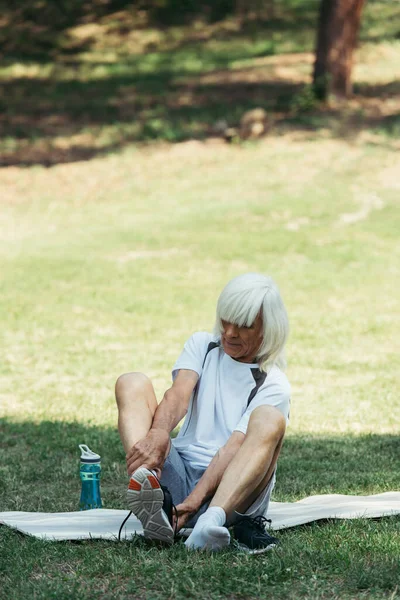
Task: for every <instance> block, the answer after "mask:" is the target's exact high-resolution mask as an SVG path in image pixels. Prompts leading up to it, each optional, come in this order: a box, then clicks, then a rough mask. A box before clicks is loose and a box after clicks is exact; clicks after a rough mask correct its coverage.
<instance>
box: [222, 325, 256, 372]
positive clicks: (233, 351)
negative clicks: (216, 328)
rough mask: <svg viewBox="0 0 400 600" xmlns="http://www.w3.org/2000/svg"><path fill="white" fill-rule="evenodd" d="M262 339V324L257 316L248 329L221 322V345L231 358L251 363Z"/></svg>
mask: <svg viewBox="0 0 400 600" xmlns="http://www.w3.org/2000/svg"><path fill="white" fill-rule="evenodd" d="M262 337H263V323H262V317H261V315H258V316H257V318H256V320H255V321H254V323H253V324H252V325H251V326H250V327H239V326H238V325H234V324H233V323H228V321H224V320H222V333H221V343H222V347H223V349H224V350H225V352H226V354H228V355H229V356H230V357H231V358H234V359H235V360H238V361H239V362H246V363H252V362H254V359H255V357H256V356H257V353H258V349H259V348H260V345H261V342H262Z"/></svg>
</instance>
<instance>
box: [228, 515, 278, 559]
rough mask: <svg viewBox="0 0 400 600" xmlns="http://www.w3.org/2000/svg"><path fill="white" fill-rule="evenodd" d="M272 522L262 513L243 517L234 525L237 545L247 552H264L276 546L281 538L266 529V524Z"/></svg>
mask: <svg viewBox="0 0 400 600" xmlns="http://www.w3.org/2000/svg"><path fill="white" fill-rule="evenodd" d="M270 522H271V521H270V520H269V519H266V518H265V517H263V516H262V515H260V516H258V517H241V518H240V519H239V520H238V521H236V523H235V524H234V526H233V535H234V539H235V544H236V546H237V547H238V548H239V549H240V550H242V551H244V552H247V554H262V553H263V552H266V551H267V550H271V549H272V548H275V546H277V545H278V544H279V540H278V539H277V538H275V537H272V535H269V533H267V532H266V531H265V526H266V524H267V523H270Z"/></svg>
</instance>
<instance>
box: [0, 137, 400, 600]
mask: <svg viewBox="0 0 400 600" xmlns="http://www.w3.org/2000/svg"><path fill="white" fill-rule="evenodd" d="M398 172H399V159H398V156H397V154H396V153H395V152H393V151H392V150H390V149H389V148H387V147H386V146H385V145H384V144H377V143H375V144H370V143H366V142H362V141H361V140H359V141H358V142H357V143H355V142H353V143H349V142H347V141H339V140H332V139H323V138H322V137H321V136H320V135H318V134H314V135H313V136H311V135H307V136H302V137H301V136H300V137H297V138H296V137H295V136H294V135H293V134H292V133H287V134H285V135H281V136H273V135H271V136H270V137H269V138H268V139H267V140H265V141H264V142H262V143H259V144H248V145H245V146H241V147H240V146H239V147H238V146H228V145H224V144H222V143H220V144H201V143H199V142H189V143H185V144H181V145H176V146H174V147H169V146H156V147H155V148H153V149H150V148H148V149H147V150H146V151H139V150H137V149H135V148H133V147H131V148H127V149H125V151H123V152H121V153H119V154H113V155H109V156H107V157H102V158H97V159H94V160H92V161H91V162H82V163H75V164H67V165H59V166H57V167H54V168H52V169H45V168H43V167H35V168H29V169H21V168H15V167H14V168H12V169H3V170H1V171H0V185H1V189H2V190H4V193H3V196H2V205H1V213H0V218H1V228H0V231H1V234H0V256H1V259H0V261H1V265H2V268H1V271H0V285H1V290H2V293H1V297H0V320H1V327H0V343H1V347H2V360H1V361H0V389H1V396H0V402H1V412H2V419H1V420H0V510H1V511H4V510H24V511H63V510H76V509H77V508H78V501H79V490H80V483H79V474H78V468H79V459H78V456H79V452H78V447H77V446H78V444H79V443H87V444H88V445H89V446H91V447H93V448H94V449H95V450H96V451H98V452H99V453H100V454H101V455H102V457H103V479H102V494H103V499H104V503H105V506H106V507H110V508H122V507H123V506H124V491H125V486H126V475H125V468H124V455H123V451H122V447H121V445H120V442H119V439H118V434H117V431H116V409H115V405H114V399H113V385H114V381H115V379H116V378H117V376H118V375H119V374H120V373H122V372H126V371H130V370H141V371H145V372H147V373H148V374H149V375H150V376H151V377H152V378H153V380H154V383H155V388H156V391H157V395H158V397H161V395H162V392H163V391H164V389H165V388H166V387H167V386H168V385H169V381H170V375H169V373H170V369H171V365H172V364H173V362H174V360H175V358H176V356H177V355H178V354H179V352H180V349H181V347H182V344H183V342H184V341H185V339H186V338H187V337H188V336H189V335H190V334H191V333H192V332H193V331H195V330H199V329H200V330H207V329H210V328H211V327H212V324H213V318H214V310H215V303H216V300H217V297H218V293H219V291H220V289H221V288H222V286H223V285H224V283H225V282H226V281H227V280H228V279H229V278H230V277H232V276H234V275H236V274H238V273H241V272H244V271H248V270H259V271H263V272H269V273H271V274H272V275H273V276H274V277H275V279H276V280H277V281H278V283H279V285H280V287H281V290H282V294H283V296H284V299H285V302H286V304H287V307H288V311H289V315H290V319H291V327H292V331H291V337H290V342H289V345H288V358H289V369H288V376H289V379H290V380H291V383H292V387H293V399H292V410H291V425H290V428H289V431H288V435H287V440H286V442H285V444H284V448H283V451H282V456H281V459H280V464H279V476H278V483H277V486H276V489H275V492H274V499H275V500H278V501H295V500H298V499H301V498H303V497H305V496H307V495H311V494H322V493H349V494H372V493H380V492H385V491H388V490H394V489H398V486H399V483H398V474H399V468H400V464H399V435H398V434H399V428H398V423H399V419H400V404H399V401H398V395H397V388H396V381H397V377H398V369H399V346H398V340H399V314H400V311H399V308H400V307H399V304H400V297H399V289H398V286H397V285H396V281H397V279H398V275H399V246H398V227H397V220H398ZM279 537H280V539H281V546H280V548H279V549H278V550H277V551H276V552H273V553H269V554H268V555H267V556H262V557H253V558H248V557H242V556H240V555H237V554H235V552H233V551H226V552H223V553H221V554H220V555H215V556H209V555H208V554H206V555H202V554H196V555H193V554H190V555H189V554H187V553H186V552H185V549H184V547H183V546H182V545H181V544H177V545H176V547H173V548H172V549H159V548H156V547H153V546H151V545H148V544H145V543H143V542H142V541H140V540H138V541H136V542H133V543H121V544H116V543H110V542H99V541H97V542H94V541H93V542H82V543H68V542H66V543H64V542H63V543H45V542H41V541H39V540H36V539H32V538H27V537H23V536H21V535H18V534H16V533H14V532H12V531H10V530H8V529H6V528H0V590H1V592H0V597H1V598H3V597H4V598H7V599H8V598H10V599H20V598H25V597H28V596H30V597H33V598H35V599H43V600H47V599H50V598H57V599H59V598H66V599H68V600H69V599H76V600H78V599H79V600H91V599H92V598H93V597H99V598H110V599H111V598H117V597H118V598H146V599H149V600H150V599H153V598H154V599H158V598H160V599H163V598H173V599H183V598H196V599H206V598H213V599H225V598H229V599H233V598H234V599H238V598H254V597H257V598H270V597H271V596H273V597H274V598H293V599H294V598H313V599H314V598H319V599H325V598H326V599H328V598H329V599H331V598H337V599H339V598H340V599H349V600H350V599H354V598H360V599H364V598H373V599H383V598H385V599H386V598H392V599H394V598H397V597H399V589H398V581H399V577H400V567H399V563H398V556H399V550H400V542H399V520H398V518H397V517H396V518H395V517H393V518H385V519H381V520H374V521H371V520H369V521H363V520H358V521H348V522H342V521H338V522H335V521H331V522H321V523H316V524H312V525H309V526H303V527H299V528H295V529H293V530H288V531H283V532H280V534H279Z"/></svg>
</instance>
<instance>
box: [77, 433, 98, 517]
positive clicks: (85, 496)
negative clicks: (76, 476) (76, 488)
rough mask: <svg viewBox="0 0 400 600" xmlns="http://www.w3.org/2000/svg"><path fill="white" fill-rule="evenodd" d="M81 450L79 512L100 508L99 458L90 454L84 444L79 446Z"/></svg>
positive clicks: (93, 453)
mask: <svg viewBox="0 0 400 600" xmlns="http://www.w3.org/2000/svg"><path fill="white" fill-rule="evenodd" d="M79 448H80V449H81V468H80V476H81V481H82V491H81V499H80V502H79V510H89V509H91V508H101V506H102V503H101V495H100V472H101V464H100V460H101V458H100V456H99V455H98V454H96V453H95V452H92V451H91V450H90V449H89V448H88V447H87V446H86V444H79Z"/></svg>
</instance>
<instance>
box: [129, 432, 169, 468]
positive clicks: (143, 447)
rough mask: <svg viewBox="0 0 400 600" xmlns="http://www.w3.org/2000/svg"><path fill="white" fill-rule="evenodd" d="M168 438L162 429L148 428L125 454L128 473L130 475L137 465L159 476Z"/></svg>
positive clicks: (166, 450) (166, 451)
mask: <svg viewBox="0 0 400 600" xmlns="http://www.w3.org/2000/svg"><path fill="white" fill-rule="evenodd" d="M169 446H170V438H169V434H168V432H167V431H165V430H163V429H150V431H149V433H148V434H147V435H146V437H144V438H143V439H141V440H139V441H138V442H136V444H134V446H132V448H131V449H130V450H129V452H128V453H127V455H126V467H127V471H128V475H132V473H133V472H134V471H136V469H138V468H139V467H146V468H147V469H151V470H153V471H155V472H156V473H157V477H160V476H161V469H162V467H163V465H164V462H165V459H166V457H167V455H168V451H169Z"/></svg>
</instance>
